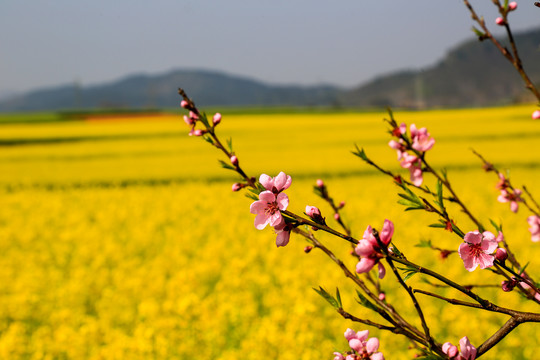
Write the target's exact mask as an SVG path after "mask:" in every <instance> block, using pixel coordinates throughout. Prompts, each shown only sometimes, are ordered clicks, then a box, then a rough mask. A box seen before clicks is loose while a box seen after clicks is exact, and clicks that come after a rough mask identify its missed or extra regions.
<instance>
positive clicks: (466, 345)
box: [442, 336, 476, 360]
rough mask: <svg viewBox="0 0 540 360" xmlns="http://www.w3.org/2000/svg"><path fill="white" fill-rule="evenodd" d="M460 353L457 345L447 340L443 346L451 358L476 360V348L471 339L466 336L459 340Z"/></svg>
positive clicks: (443, 349)
mask: <svg viewBox="0 0 540 360" xmlns="http://www.w3.org/2000/svg"><path fill="white" fill-rule="evenodd" d="M459 347H460V349H459V354H458V348H457V346H455V345H452V343H450V342H445V343H444V344H443V346H442V351H443V353H445V354H446V355H448V357H449V358H450V359H455V360H474V359H475V358H476V348H475V347H474V346H472V345H471V343H470V342H469V339H468V338H467V337H466V336H464V337H462V338H461V340H459Z"/></svg>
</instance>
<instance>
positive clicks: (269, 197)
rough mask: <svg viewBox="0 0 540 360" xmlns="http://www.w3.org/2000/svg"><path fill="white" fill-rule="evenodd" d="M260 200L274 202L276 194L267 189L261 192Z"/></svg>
mask: <svg viewBox="0 0 540 360" xmlns="http://www.w3.org/2000/svg"><path fill="white" fill-rule="evenodd" d="M259 200H261V201H266V202H269V203H273V202H274V201H276V195H274V193H273V192H271V191H268V190H266V191H263V192H262V193H260V194H259Z"/></svg>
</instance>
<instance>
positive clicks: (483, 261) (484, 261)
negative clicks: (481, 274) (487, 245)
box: [476, 254, 495, 269]
mask: <svg viewBox="0 0 540 360" xmlns="http://www.w3.org/2000/svg"><path fill="white" fill-rule="evenodd" d="M476 259H477V261H478V264H479V265H480V269H486V268H488V267H492V266H493V261H495V256H493V255H488V254H480V255H479V256H478V257H477V258H476Z"/></svg>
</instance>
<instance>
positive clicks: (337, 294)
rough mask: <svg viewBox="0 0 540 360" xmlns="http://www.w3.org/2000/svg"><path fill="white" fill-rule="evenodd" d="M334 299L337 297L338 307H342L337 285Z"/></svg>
mask: <svg viewBox="0 0 540 360" xmlns="http://www.w3.org/2000/svg"><path fill="white" fill-rule="evenodd" d="M336 299H337V302H338V305H339V307H340V308H343V304H342V303H341V295H340V293H339V289H338V288H337V287H336Z"/></svg>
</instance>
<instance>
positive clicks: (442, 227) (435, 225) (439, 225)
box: [428, 224, 446, 229]
mask: <svg viewBox="0 0 540 360" xmlns="http://www.w3.org/2000/svg"><path fill="white" fill-rule="evenodd" d="M428 226H429V227H431V228H441V229H446V225H445V224H431V225H428Z"/></svg>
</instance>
